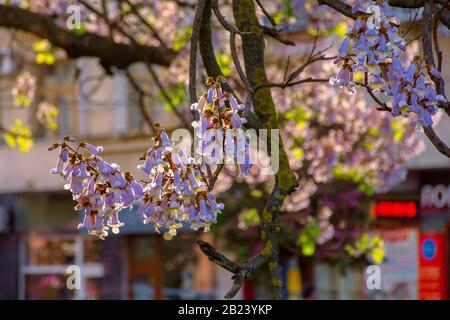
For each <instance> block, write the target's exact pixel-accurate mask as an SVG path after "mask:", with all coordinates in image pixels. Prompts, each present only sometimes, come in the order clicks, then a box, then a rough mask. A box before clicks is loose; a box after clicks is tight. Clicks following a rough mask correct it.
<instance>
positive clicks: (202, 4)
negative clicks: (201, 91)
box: [189, 0, 206, 120]
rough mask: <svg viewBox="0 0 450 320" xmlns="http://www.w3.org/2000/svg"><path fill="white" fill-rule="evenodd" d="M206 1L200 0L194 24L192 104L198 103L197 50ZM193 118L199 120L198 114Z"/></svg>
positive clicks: (194, 114) (191, 76) (190, 56)
mask: <svg viewBox="0 0 450 320" xmlns="http://www.w3.org/2000/svg"><path fill="white" fill-rule="evenodd" d="M205 1H206V0H199V1H198V2H197V6H196V9H195V16H194V22H193V24H192V36H191V49H190V53H189V97H190V102H191V104H192V103H195V102H196V101H197V89H196V80H197V79H196V78H197V77H196V74H197V72H196V71H197V49H198V42H199V33H200V24H201V19H202V15H203V10H204V9H205ZM192 117H193V118H194V119H195V120H197V117H198V115H197V113H196V112H192Z"/></svg>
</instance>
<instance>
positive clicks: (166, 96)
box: [147, 64, 190, 128]
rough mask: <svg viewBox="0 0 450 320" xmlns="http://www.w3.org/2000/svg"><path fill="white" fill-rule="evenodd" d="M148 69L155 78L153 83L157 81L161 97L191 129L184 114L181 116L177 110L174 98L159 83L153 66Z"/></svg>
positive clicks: (148, 65) (148, 66)
mask: <svg viewBox="0 0 450 320" xmlns="http://www.w3.org/2000/svg"><path fill="white" fill-rule="evenodd" d="M147 68H148V71H149V73H150V75H151V76H152V78H153V81H155V83H156V85H157V87H158V88H159V91H160V92H161V95H162V96H163V98H164V100H166V101H167V103H168V104H169V105H170V107H171V108H172V111H173V112H174V113H175V115H176V116H177V117H178V118H179V119H180V120H181V122H183V125H184V126H185V127H186V128H190V125H189V123H188V121H187V120H186V118H185V117H184V116H183V114H181V113H180V111H179V110H178V109H177V106H176V105H175V104H174V103H173V100H172V98H171V97H170V95H169V94H168V93H167V91H166V89H165V88H164V86H163V84H162V83H161V81H159V77H158V75H157V74H156V72H155V70H153V68H152V66H151V65H150V64H147Z"/></svg>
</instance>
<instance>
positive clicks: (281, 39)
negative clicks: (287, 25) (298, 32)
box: [263, 26, 295, 46]
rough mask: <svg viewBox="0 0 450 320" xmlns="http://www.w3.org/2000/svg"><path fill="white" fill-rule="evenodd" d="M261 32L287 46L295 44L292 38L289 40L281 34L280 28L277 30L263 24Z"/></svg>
mask: <svg viewBox="0 0 450 320" xmlns="http://www.w3.org/2000/svg"><path fill="white" fill-rule="evenodd" d="M263 32H264V34H266V35H268V36H269V37H272V38H274V39H275V40H277V41H279V42H281V43H283V44H285V45H287V46H295V42H294V41H292V40H289V39H287V38H285V37H283V36H282V35H281V30H277V29H275V28H269V27H267V26H263Z"/></svg>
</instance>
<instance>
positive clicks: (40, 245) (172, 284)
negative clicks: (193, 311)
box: [0, 193, 215, 299]
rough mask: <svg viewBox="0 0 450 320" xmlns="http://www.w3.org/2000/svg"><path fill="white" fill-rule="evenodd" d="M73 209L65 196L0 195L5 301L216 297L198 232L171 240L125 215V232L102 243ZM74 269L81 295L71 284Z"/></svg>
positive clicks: (0, 266)
mask: <svg viewBox="0 0 450 320" xmlns="http://www.w3.org/2000/svg"><path fill="white" fill-rule="evenodd" d="M72 205H73V202H72V201H71V199H70V196H67V194H62V193H55V194H53V193H39V194H38V193H36V194H22V195H8V196H6V195H4V196H0V216H1V218H2V219H0V221H1V222H2V223H0V271H1V272H0V283H1V284H2V290H1V293H0V298H3V299H183V298H184V299H187V298H189V299H205V298H215V291H214V289H215V288H214V284H215V283H214V281H215V267H214V265H213V264H211V263H209V261H208V260H207V258H206V257H205V256H204V255H203V254H202V253H201V252H200V250H199V249H198V246H197V245H196V242H195V241H196V238H197V237H198V235H197V234H194V233H192V232H182V233H180V234H179V236H178V237H176V238H175V239H173V240H172V241H165V240H163V238H162V237H161V236H160V235H159V234H157V233H155V232H154V231H153V230H152V229H151V228H150V226H149V225H143V224H142V223H140V222H139V219H138V217H137V215H136V212H134V211H131V212H123V213H121V219H122V221H123V222H125V227H124V228H123V229H122V230H121V233H120V234H119V235H114V236H110V237H108V238H107V239H106V240H104V241H102V240H99V239H96V238H95V237H92V236H89V235H87V234H85V233H83V232H78V230H77V229H76V226H77V224H78V221H77V218H78V215H77V213H75V212H74V211H73V207H72ZM209 237H210V236H209ZM207 240H208V241H210V242H211V241H212V240H213V239H212V238H209V239H207ZM71 266H76V267H77V268H79V276H80V287H79V289H70V288H69V287H68V285H67V279H68V277H69V276H70V272H68V268H69V267H71Z"/></svg>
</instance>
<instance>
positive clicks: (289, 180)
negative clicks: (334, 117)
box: [233, 0, 297, 299]
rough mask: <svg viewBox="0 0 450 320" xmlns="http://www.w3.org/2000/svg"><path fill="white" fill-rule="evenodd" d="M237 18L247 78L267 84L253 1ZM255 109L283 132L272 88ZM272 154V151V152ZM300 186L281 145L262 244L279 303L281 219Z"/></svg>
mask: <svg viewBox="0 0 450 320" xmlns="http://www.w3.org/2000/svg"><path fill="white" fill-rule="evenodd" d="M233 15H234V19H235V21H236V26H237V27H238V29H239V30H241V31H243V32H252V34H245V35H242V48H243V55H244V64H245V71H246V75H247V77H248V79H249V81H250V83H251V85H252V86H253V87H257V86H258V85H261V84H264V83H267V82H268V81H267V75H266V72H265V61H264V38H263V37H264V31H263V28H262V27H261V26H260V25H259V22H258V18H257V16H256V8H255V4H254V2H253V0H239V1H237V0H234V1H233ZM252 100H253V106H254V108H255V112H256V114H257V116H258V118H259V120H260V122H261V123H262V128H264V129H267V130H268V131H269V134H268V135H269V137H270V138H272V135H271V130H272V129H279V125H278V116H277V111H276V108H275V103H274V101H273V99H272V96H271V93H270V90H269V89H268V88H261V89H260V90H258V91H257V92H254V93H253V99H252ZM271 152H272V150H271ZM296 186H297V179H296V177H295V175H294V174H293V172H292V170H291V169H290V166H289V161H288V158H287V155H286V153H285V151H284V148H283V143H282V140H281V138H280V141H279V170H278V172H277V173H276V176H275V185H274V187H273V190H272V193H271V195H270V197H269V199H268V201H267V204H266V206H265V208H264V211H263V213H262V225H261V240H262V241H263V250H262V251H261V255H262V256H264V257H267V259H268V260H267V263H266V265H267V266H268V268H269V271H270V274H271V278H272V281H271V282H272V292H273V297H274V298H275V299H280V298H281V286H282V282H281V277H280V270H279V267H278V253H279V245H278V236H279V231H280V226H279V215H280V211H281V206H282V204H283V201H284V199H285V198H286V196H287V195H288V194H289V193H291V192H292V191H293V190H294V189H295V188H296Z"/></svg>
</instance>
